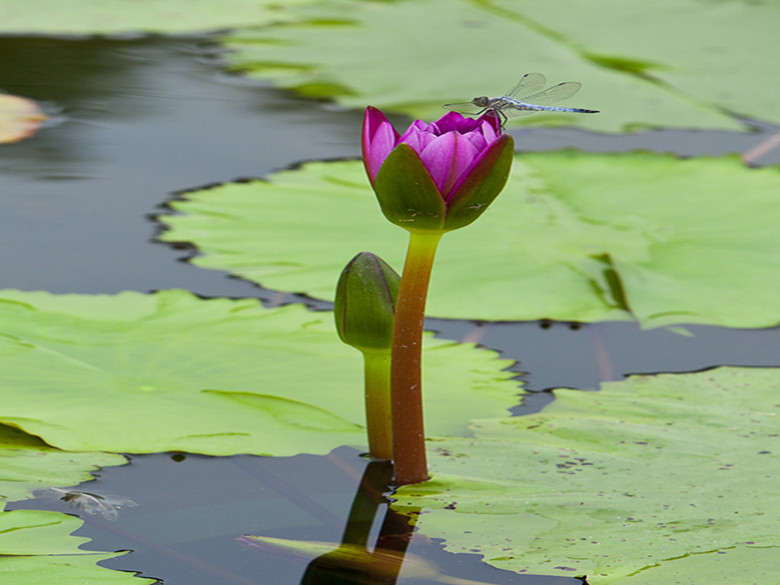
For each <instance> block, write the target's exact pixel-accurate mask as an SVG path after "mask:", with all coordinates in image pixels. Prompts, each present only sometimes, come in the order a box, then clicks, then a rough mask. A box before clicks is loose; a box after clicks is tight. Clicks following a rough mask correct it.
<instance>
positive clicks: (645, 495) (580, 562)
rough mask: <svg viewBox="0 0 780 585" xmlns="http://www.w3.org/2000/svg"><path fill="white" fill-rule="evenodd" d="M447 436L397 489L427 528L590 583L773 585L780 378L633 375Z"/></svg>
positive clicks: (776, 373) (496, 558)
mask: <svg viewBox="0 0 780 585" xmlns="http://www.w3.org/2000/svg"><path fill="white" fill-rule="evenodd" d="M555 394H556V398H557V399H556V400H555V402H553V403H551V404H550V405H549V406H547V407H546V408H545V409H544V410H543V411H542V412H541V413H538V414H533V415H529V416H523V417H517V418H507V419H491V420H484V421H476V422H475V425H474V433H475V438H472V439H451V440H449V439H448V440H442V441H440V442H437V443H436V445H435V446H436V447H438V449H436V450H435V452H434V453H432V456H431V458H430V463H431V469H432V473H433V480H432V481H431V482H429V483H426V484H422V485H419V486H408V487H404V488H402V489H401V490H400V491H399V493H398V498H399V500H398V502H397V503H396V504H395V506H396V507H398V508H401V509H403V508H405V507H411V508H414V509H419V508H420V507H423V508H425V511H424V512H423V513H422V515H421V516H420V520H419V527H420V530H421V531H422V532H423V533H424V534H426V535H428V536H430V537H436V538H444V539H446V543H445V545H446V547H447V548H448V549H449V550H451V551H454V552H465V551H468V552H477V553H481V554H483V555H484V556H485V561H487V562H488V563H490V564H492V565H495V566H497V567H500V568H503V569H510V570H514V571H520V572H529V573H541V574H552V575H570V576H572V575H582V574H587V575H588V579H589V582H590V583H591V584H592V585H606V584H610V583H620V584H625V585H640V584H641V585H649V584H656V583H708V584H712V585H720V584H723V585H726V584H732V583H734V582H740V583H760V584H762V585H763V584H767V585H768V584H769V583H774V582H776V579H777V576H776V569H775V567H774V566H773V563H772V559H775V561H776V559H777V555H778V551H780V536H778V532H777V525H778V523H780V505H778V501H777V499H776V498H773V497H772V494H773V493H775V490H776V485H777V482H778V479H780V478H779V477H778V469H780V467H779V466H778V464H779V463H780V420H778V416H777V415H778V411H779V410H780V370H777V369H748V368H721V369H717V370H712V371H707V372H701V373H697V374H686V375H660V376H634V377H631V378H629V379H627V380H626V381H623V382H609V383H606V384H604V386H603V388H602V389H601V391H599V392H582V391H575V390H557V391H556V392H555Z"/></svg>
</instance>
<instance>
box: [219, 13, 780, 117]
mask: <svg viewBox="0 0 780 585" xmlns="http://www.w3.org/2000/svg"><path fill="white" fill-rule="evenodd" d="M296 13H297V18H298V22H297V23H292V24H291V23H287V24H284V25H281V26H275V27H265V28H259V27H258V28H249V27H248V28H245V29H239V30H238V31H236V32H234V33H232V34H230V35H229V36H227V37H226V39H225V41H226V43H227V44H228V46H229V47H230V48H231V49H233V50H234V53H233V54H232V55H229V56H228V58H229V59H230V60H231V62H232V64H233V66H234V67H235V68H237V69H240V70H242V71H245V72H247V74H249V75H253V76H257V77H260V78H263V79H271V80H273V81H274V82H275V83H277V84H279V85H280V86H282V87H285V88H291V89H294V90H296V91H299V92H301V93H303V94H305V95H312V96H317V97H331V98H333V99H335V100H336V101H338V102H339V103H340V104H343V105H345V106H348V107H356V108H362V107H365V106H366V105H369V104H370V105H374V106H377V107H380V108H386V109H388V110H394V111H398V112H404V113H407V114H409V115H411V116H414V117H419V118H424V119H428V118H436V117H438V116H439V115H441V114H442V113H443V111H442V110H441V104H444V103H449V102H461V101H467V100H470V99H471V98H473V97H475V96H478V95H485V94H488V95H503V94H504V92H505V91H506V90H507V89H508V88H510V87H511V86H512V85H513V84H514V83H515V82H516V81H517V80H518V79H519V78H520V77H521V76H522V75H523V74H525V73H530V72H541V73H545V74H546V75H547V76H548V77H549V78H550V81H551V82H552V83H558V82H561V81H570V80H574V81H580V82H582V83H583V89H582V91H581V92H580V94H578V95H577V96H576V97H575V98H574V99H572V100H569V101H568V102H566V103H565V104H561V105H571V106H577V107H584V108H590V109H596V110H601V111H602V113H601V114H598V115H576V114H536V115H533V116H529V117H526V118H523V119H522V121H523V122H524V123H528V124H539V125H558V126H560V125H570V126H574V125H576V126H580V127H584V128H589V129H593V130H599V131H611V132H614V131H621V130H623V131H624V130H635V129H638V128H643V127H648V126H658V127H684V128H719V129H740V128H741V129H744V127H745V126H744V125H742V124H741V123H740V122H739V121H737V120H735V119H734V118H732V117H731V116H730V115H729V114H728V113H727V112H725V111H724V109H727V110H732V111H735V112H738V113H740V114H742V115H745V116H748V117H754V118H759V119H767V120H774V121H778V120H780V107H778V102H777V100H776V99H775V93H776V92H775V88H774V84H773V83H772V81H771V80H773V79H776V78H777V77H778V74H780V44H778V43H777V42H776V40H777V34H776V26H775V25H776V23H777V22H778V18H780V6H778V5H777V4H776V3H767V2H763V3H761V2H749V1H747V0H745V1H738V0H732V1H727V2H701V1H700V0H662V1H660V2H653V3H643V2H624V1H621V0H574V1H572V2H567V3H566V4H565V6H561V5H559V4H558V3H555V2H536V1H533V0H520V1H516V0H511V1H506V0H504V1H501V0H492V1H489V2H485V1H480V2H475V1H469V0H426V1H425V2H421V1H413V0H407V1H396V2H364V1H357V0H351V1H349V0H348V1H331V2H323V3H321V4H317V5H314V6H307V7H302V8H301V9H299V10H297V11H296ZM737 23H738V25H737Z"/></svg>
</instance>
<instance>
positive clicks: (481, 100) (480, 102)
mask: <svg viewBox="0 0 780 585" xmlns="http://www.w3.org/2000/svg"><path fill="white" fill-rule="evenodd" d="M471 103H472V104H474V105H475V106H477V107H478V108H486V107H488V106H489V105H490V98H489V97H488V96H486V95H481V96H479V97H475V98H474V99H473V100H471Z"/></svg>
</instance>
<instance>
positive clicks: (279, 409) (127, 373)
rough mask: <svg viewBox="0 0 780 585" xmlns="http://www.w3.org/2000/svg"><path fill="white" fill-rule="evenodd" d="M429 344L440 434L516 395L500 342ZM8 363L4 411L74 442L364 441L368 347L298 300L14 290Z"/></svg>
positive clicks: (212, 445)
mask: <svg viewBox="0 0 780 585" xmlns="http://www.w3.org/2000/svg"><path fill="white" fill-rule="evenodd" d="M337 277H338V272H335V273H334V274H333V278H334V282H335V279H336V278H337ZM424 353H425V357H424V358H423V359H424V360H425V363H426V370H427V378H426V386H427V387H426V399H427V402H426V414H427V419H428V432H429V433H430V434H431V435H432V436H435V435H453V434H454V435H457V434H467V433H468V431H467V429H466V424H467V421H468V420H469V419H470V418H471V416H474V415H477V413H481V416H500V415H501V414H502V413H505V412H506V409H507V408H509V407H511V406H513V405H514V404H516V403H517V401H518V399H517V394H518V391H519V390H518V388H517V384H516V383H515V382H513V381H511V380H510V378H511V376H512V373H511V372H506V371H503V370H502V368H504V367H506V366H507V365H509V363H510V362H509V361H508V360H499V359H496V354H495V353H494V352H491V351H485V350H477V349H475V348H474V347H473V346H468V345H462V344H457V343H454V342H449V341H444V340H438V339H433V338H432V337H429V338H428V339H427V349H426V351H425V352H424ZM0 369H2V371H3V376H2V378H1V379H0V402H2V404H3V408H2V412H0V421H2V422H4V423H5V424H11V425H15V426H18V427H20V428H22V429H24V430H25V431H27V432H29V433H32V434H35V435H38V436H41V437H43V438H44V439H45V440H46V441H47V442H48V443H49V444H51V445H56V446H57V447H60V448H64V449H69V450H73V451H83V450H96V449H100V450H107V451H117V452H130V453H142V452H159V451H169V450H182V451H191V452H200V453H207V454H212V455H228V454H236V453H249V454H274V455H291V454H296V453H302V452H306V453H312V452H315V453H327V452H328V451H329V450H331V449H332V448H334V447H337V446H339V445H343V444H353V445H364V444H365V431H364V429H363V428H362V426H361V424H362V422H363V418H364V413H363V389H362V360H361V357H360V354H359V352H356V351H355V350H353V349H352V348H349V347H347V346H345V345H344V344H342V343H341V341H339V339H338V335H337V334H336V331H335V327H334V324H333V315H332V314H331V313H330V312H325V311H320V312H311V311H308V310H306V309H305V308H304V307H302V306H301V305H289V306H286V307H281V308H278V309H272V310H270V309H264V308H263V307H262V306H261V305H260V304H259V303H258V302H257V301H255V300H242V301H229V300H211V301H203V300H199V299H197V298H195V297H194V296H193V295H191V294H189V293H186V292H183V291H166V292H162V293H158V294H155V295H143V294H138V293H130V292H128V293H122V294H119V295H116V296H84V295H63V296H56V295H51V294H48V293H43V292H35V293H28V292H20V291H3V292H0ZM139 425H141V426H139ZM140 428H143V431H139V429H140Z"/></svg>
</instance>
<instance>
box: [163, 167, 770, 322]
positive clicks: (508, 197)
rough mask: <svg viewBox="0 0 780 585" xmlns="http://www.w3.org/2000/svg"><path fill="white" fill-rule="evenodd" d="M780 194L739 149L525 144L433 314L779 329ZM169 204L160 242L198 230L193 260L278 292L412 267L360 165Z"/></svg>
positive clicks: (309, 290)
mask: <svg viewBox="0 0 780 585" xmlns="http://www.w3.org/2000/svg"><path fill="white" fill-rule="evenodd" d="M778 192H780V173H779V172H778V170H777V169H776V168H767V169H748V168H746V167H745V166H744V165H743V164H742V163H741V162H740V161H739V159H738V158H736V157H705V158H698V159H688V160H681V159H678V158H676V157H674V156H671V155H658V154H651V153H647V152H633V153H626V154H610V155H604V154H586V153H577V152H553V153H528V154H520V155H517V156H516V158H515V161H514V166H513V170H512V174H511V176H510V178H509V182H508V184H507V187H506V188H505V190H504V192H503V193H502V194H501V195H500V196H499V197H498V199H496V201H495V202H494V203H493V204H492V206H491V207H490V209H488V210H487V211H486V212H485V213H484V215H483V216H482V217H481V218H480V219H479V221H477V222H475V223H474V224H473V225H470V226H468V227H467V228H465V229H463V230H459V231H457V232H453V233H451V234H447V235H446V236H445V237H444V239H443V240H442V243H441V245H440V247H439V252H438V257H437V260H436V265H435V267H434V271H433V277H432V282H431V292H430V296H429V305H428V314H429V315H430V316H433V317H446V318H461V319H463V318H466V319H484V320H495V321H502V320H534V319H540V318H551V319H558V320H562V321H605V320H627V319H636V320H637V321H639V322H641V323H642V324H643V325H646V326H661V325H670V324H679V323H704V324H711V325H724V326H731V327H767V326H772V325H775V324H777V323H778V322H780V297H778V295H776V294H775V292H774V291H775V289H776V287H775V286H773V284H772V283H777V284H780V283H778V281H780V256H778V255H777V254H776V253H775V251H776V250H778V249H780V230H778V229H777V225H778V224H780V200H779V199H778V197H777V193H778ZM171 207H172V208H173V209H174V211H176V212H179V213H178V214H176V215H166V216H161V217H160V219H161V220H162V221H164V222H165V223H166V224H167V225H168V226H169V228H170V229H169V230H168V231H166V232H164V233H163V234H162V235H161V237H160V239H161V240H163V241H168V242H176V241H189V242H193V243H195V244H196V245H197V246H198V248H199V250H200V252H201V254H200V255H199V256H197V257H195V258H194V259H193V260H192V261H193V263H195V264H197V265H198V266H203V267H208V268H217V269H221V270H228V271H231V272H233V273H234V274H237V275H239V276H241V277H243V278H246V279H248V280H252V281H254V282H257V283H260V284H262V285H263V286H266V287H268V288H272V289H280V290H285V291H291V292H301V293H306V294H309V295H311V296H313V297H318V298H323V299H327V300H332V299H333V294H334V290H335V284H336V279H335V277H334V275H337V274H338V273H339V272H340V270H341V268H342V266H343V264H344V263H346V261H347V260H348V259H349V258H351V257H352V256H353V255H354V254H355V252H356V251H359V250H371V251H372V252H374V253H376V254H378V255H379V256H381V257H382V258H384V259H385V260H387V261H388V262H389V263H390V264H391V265H393V266H394V267H395V268H396V269H397V270H400V269H401V268H402V265H403V253H404V250H405V246H406V233H405V232H404V231H403V230H400V229H398V228H396V227H394V226H392V225H391V224H389V223H388V222H387V221H385V219H384V217H383V216H382V214H381V212H380V211H379V206H378V204H377V202H376V198H375V196H374V194H373V192H372V191H371V188H370V186H369V184H368V180H367V179H366V177H365V172H364V170H363V166H362V164H361V163H360V162H358V161H342V162H332V163H321V162H316V163H309V164H306V165H304V166H303V167H302V168H300V169H299V170H292V171H283V172H280V173H276V174H274V175H272V176H271V177H269V179H268V181H254V182H250V183H241V184H226V185H221V186H219V187H215V188H212V189H208V190H204V191H196V192H191V193H188V194H187V195H186V199H185V200H184V201H174V202H172V203H171Z"/></svg>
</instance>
